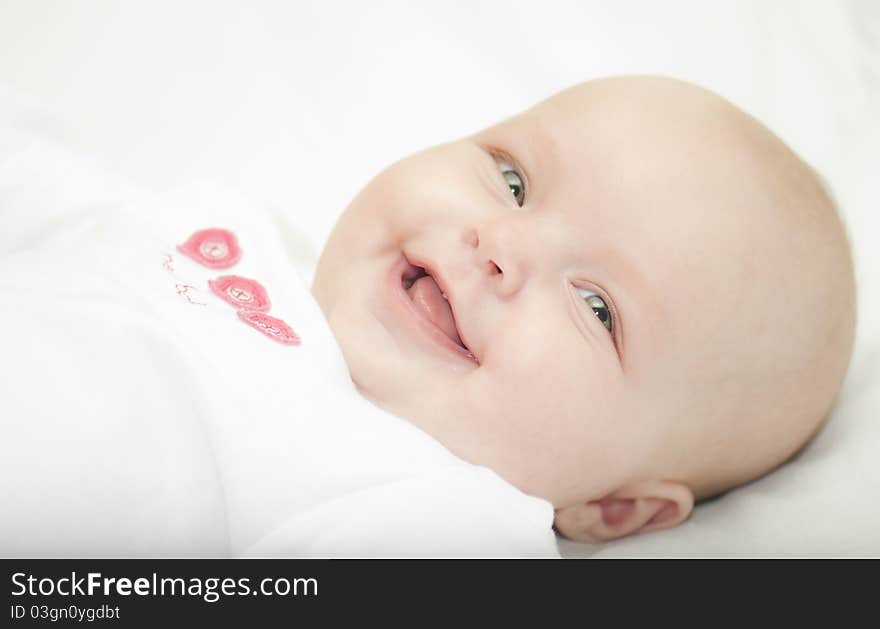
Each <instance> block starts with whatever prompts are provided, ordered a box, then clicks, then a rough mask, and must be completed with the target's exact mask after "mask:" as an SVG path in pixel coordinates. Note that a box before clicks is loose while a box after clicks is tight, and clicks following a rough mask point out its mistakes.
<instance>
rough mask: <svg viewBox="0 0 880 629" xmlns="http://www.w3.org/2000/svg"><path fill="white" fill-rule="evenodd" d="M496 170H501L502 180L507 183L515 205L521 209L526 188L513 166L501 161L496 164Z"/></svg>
mask: <svg viewBox="0 0 880 629" xmlns="http://www.w3.org/2000/svg"><path fill="white" fill-rule="evenodd" d="M498 168H500V169H501V174H502V175H503V176H504V180H505V181H506V182H507V186H508V187H509V188H510V192H511V193H512V194H513V198H514V199H516V204H517V205H518V206H520V207H522V204H523V203H524V202H525V200H526V186H525V184H524V183H523V179H522V177H520V175H519V173H518V172H516V170H515V169H514V168H513V166H511V165H510V164H508V163H507V162H505V161H503V160H501V161H499V162H498Z"/></svg>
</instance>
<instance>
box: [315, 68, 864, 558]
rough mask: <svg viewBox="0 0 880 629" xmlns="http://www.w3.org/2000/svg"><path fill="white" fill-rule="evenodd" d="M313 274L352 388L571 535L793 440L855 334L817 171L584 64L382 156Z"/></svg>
mask: <svg viewBox="0 0 880 629" xmlns="http://www.w3.org/2000/svg"><path fill="white" fill-rule="evenodd" d="M425 272H427V273H428V274H429V275H428V276H425V277H423V276H424V274H425ZM438 287H439V288H438ZM312 290H313V293H314V295H315V297H316V299H317V300H318V302H319V303H320V305H321V308H322V310H323V311H324V314H325V315H326V317H327V319H328V321H329V323H330V326H331V328H332V329H333V332H334V334H335V336H336V338H337V340H338V342H339V344H340V346H341V348H342V352H343V354H344V356H345V360H346V362H347V364H348V367H349V369H350V372H351V377H352V379H353V381H354V382H355V384H356V385H357V387H358V389H359V390H360V391H361V392H362V393H363V394H364V395H365V396H366V397H367V398H369V399H370V400H372V401H373V402H374V403H376V404H377V405H379V406H381V407H384V408H386V409H387V410H389V411H391V412H393V413H395V414H396V415H399V416H401V417H403V418H406V419H408V420H410V421H412V422H413V423H414V424H416V425H417V426H419V427H420V428H422V429H423V430H425V431H426V432H428V433H429V434H431V435H433V436H434V437H435V438H436V439H437V440H439V441H440V442H441V443H443V444H444V445H445V446H446V447H447V448H448V449H449V450H451V451H452V452H453V453H455V454H457V455H458V456H460V457H461V458H463V459H465V460H468V461H471V462H473V463H477V464H481V465H485V466H487V467H490V468H492V469H494V470H495V471H496V472H497V473H498V474H499V475H501V476H502V477H503V478H505V479H507V480H508V481H509V482H511V483H513V484H514V485H516V486H517V487H519V488H520V489H522V490H523V491H524V492H526V493H529V494H533V495H536V496H540V497H543V498H546V499H547V500H549V501H551V502H552V503H553V505H554V507H555V508H556V527H557V529H558V530H559V531H560V532H561V533H563V534H564V535H566V536H568V537H572V538H575V539H581V540H588V541H590V540H592V541H596V540H605V539H611V538H614V537H619V536H621V535H625V534H628V533H632V532H636V531H647V530H652V529H657V528H665V527H668V526H673V525H675V524H677V523H679V522H681V521H682V520H684V519H685V518H686V517H687V516H688V515H689V513H690V511H691V509H692V507H693V503H694V500H699V499H701V498H705V497H708V496H711V495H714V494H717V493H719V492H722V491H724V490H726V489H728V488H731V487H733V486H736V485H738V484H741V483H744V482H746V481H749V480H751V479H754V478H756V477H758V476H760V475H762V474H764V473H766V472H768V471H769V470H771V469H773V468H774V467H776V466H778V465H779V464H781V463H782V462H784V461H785V460H786V459H788V458H789V457H790V456H792V455H793V454H794V453H795V452H796V451H797V450H798V449H799V448H800V447H801V446H802V445H803V444H805V443H806V442H807V441H808V440H809V439H810V437H811V436H812V435H813V434H814V433H815V432H816V430H817V429H818V427H819V426H820V424H821V421H822V419H823V418H824V417H825V416H826V415H827V413H828V411H829V408H830V406H831V404H832V401H833V399H834V397H835V395H836V393H837V391H838V389H839V387H840V384H841V381H842V379H843V376H844V373H845V371H846V367H847V364H848V362H849V356H850V353H851V348H852V342H853V333H854V316H855V315H854V302H855V289H854V280H853V271H852V264H851V258H850V253H849V248H848V244H847V239H846V235H845V231H844V228H843V226H842V225H841V222H840V220H839V218H838V216H837V213H836V211H835V208H834V204H833V203H832V201H831V200H830V199H829V197H828V195H827V193H826V192H825V190H824V189H823V186H822V185H821V183H820V181H819V179H818V178H817V176H816V175H815V173H814V172H813V171H812V170H811V169H810V168H809V167H808V166H807V165H806V164H804V163H803V162H802V161H801V160H800V159H799V158H798V157H797V156H795V155H794V154H793V153H792V152H791V151H790V150H789V149H788V148H787V147H786V146H785V145H784V144H783V143H782V142H781V141H780V140H779V139H778V138H777V137H776V136H774V135H773V134H772V133H771V132H770V131H768V130H767V129H766V128H765V127H764V126H762V125H761V124H760V123H758V122H757V121H756V120H754V119H753V118H751V117H750V116H748V115H746V114H745V113H743V112H742V111H740V110H738V109H736V108H735V107H734V106H732V105H731V104H730V103H728V102H727V101H725V100H723V99H722V98H720V97H719V96H717V95H715V94H713V93H711V92H708V91H705V90H703V89H701V88H698V87H696V86H693V85H690V84H687V83H683V82H680V81H675V80H672V79H664V78H659V77H620V78H611V79H602V80H597V81H591V82H588V83H584V84H582V85H578V86H576V87H574V88H571V89H569V90H566V91H564V92H562V93H560V94H557V95H555V96H553V97H552V98H550V99H548V100H546V101H544V102H542V103H539V104H538V105H537V106H535V107H533V108H532V109H529V110H528V111H526V112H524V113H522V114H520V115H517V116H515V117H513V118H510V119H508V120H505V121H503V122H501V123H499V124H497V125H495V126H492V127H490V128H488V129H486V130H484V131H480V132H479V133H476V134H475V135H472V136H469V137H466V138H463V139H461V140H457V141H455V142H451V143H449V144H444V145H441V146H437V147H434V148H431V149H428V150H426V151H423V152H421V153H418V154H416V155H413V156H411V157H408V158H406V159H404V160H402V161H400V162H398V163H396V164H393V165H392V166H390V167H389V168H388V169H387V170H385V171H384V172H382V173H381V174H379V175H378V176H377V177H376V178H375V179H373V180H372V181H371V182H370V183H369V184H368V185H367V186H366V188H365V189H364V190H363V191H362V192H361V193H360V194H359V195H358V196H357V197H356V198H355V199H354V200H353V201H352V203H351V205H350V206H349V207H348V208H347V209H346V211H345V212H344V214H343V215H342V217H341V218H340V219H339V222H338V223H337V225H336V227H335V228H334V231H333V233H332V234H331V236H330V238H329V240H328V242H327V245H326V248H325V249H324V251H323V253H322V255H321V259H320V261H319V264H318V268H317V272H316V275H315V282H314V286H313V289H312ZM441 291H442V292H445V295H446V298H447V299H448V303H447V301H446V300H444V299H443V296H442V295H441ZM453 313H454V316H453ZM459 340H460V341H461V343H458V342H457V341H459ZM459 345H463V347H460V346H459ZM465 348H466V349H465Z"/></svg>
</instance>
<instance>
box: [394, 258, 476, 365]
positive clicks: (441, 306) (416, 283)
mask: <svg viewBox="0 0 880 629" xmlns="http://www.w3.org/2000/svg"><path fill="white" fill-rule="evenodd" d="M400 283H401V287H402V288H403V291H404V292H405V293H406V295H407V296H408V297H409V299H410V300H411V301H412V303H413V305H414V306H415V310H416V312H417V313H418V314H419V315H420V316H421V317H423V318H424V319H426V320H427V321H428V322H429V323H431V324H432V325H433V326H434V327H435V328H437V329H438V330H439V331H440V332H442V333H443V335H444V336H445V337H446V338H448V339H449V340H450V341H451V342H452V343H454V344H455V345H456V347H457V348H459V349H460V350H462V351H463V352H464V353H466V354H467V356H468V357H469V358H471V359H472V360H474V361H475V362H476V358H475V357H474V354H473V352H471V351H470V348H468V347H467V345H466V344H465V343H464V341H463V340H462V338H461V334H460V333H459V329H458V324H457V323H456V320H455V312H454V310H453V307H452V304H451V303H450V301H449V299H448V297H447V295H446V293H445V292H444V291H443V288H442V287H441V286H440V284H438V282H437V280H436V279H435V278H434V276H432V275H431V273H430V272H429V270H428V269H426V268H424V267H420V266H416V265H414V264H411V263H410V264H407V266H406V268H405V269H404V271H403V274H402V276H401V278H400Z"/></svg>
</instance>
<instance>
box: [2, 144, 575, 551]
mask: <svg viewBox="0 0 880 629" xmlns="http://www.w3.org/2000/svg"><path fill="white" fill-rule="evenodd" d="M132 195H134V191H133V189H132V188H131V187H128V186H127V185H126V184H125V183H124V182H122V181H119V180H117V179H114V178H112V177H110V176H106V175H103V174H102V172H101V171H100V169H98V168H97V167H96V166H95V165H93V164H91V163H90V162H89V161H88V160H84V159H82V158H79V157H77V156H76V155H73V154H70V153H69V152H68V151H66V150H64V149H60V148H58V147H55V146H52V145H51V143H46V142H42V141H33V142H24V143H23V146H20V147H19V150H16V151H15V152H13V154H12V155H7V157H6V158H5V159H4V160H3V161H0V224H2V225H3V232H4V233H3V247H2V250H0V312H2V313H3V315H2V318H0V347H2V348H3V352H2V354H0V389H2V398H3V411H2V422H0V512H2V517H0V556H319V557H333V556H383V557H387V556H455V557H458V556H542V557H554V556H558V555H557V549H556V543H555V538H554V536H553V532H552V530H551V525H552V518H553V510H552V506H551V505H550V504H549V503H547V502H546V501H543V500H540V499H537V498H533V497H530V496H526V495H524V494H522V493H521V492H519V491H518V490H517V489H515V488H514V487H513V486H511V485H509V484H508V483H506V482H504V481H503V480H501V479H500V477H498V476H497V475H496V474H495V473H494V472H492V471H490V470H488V469H486V468H482V467H477V466H473V465H470V464H467V463H465V462H463V461H461V460H460V459H458V458H457V457H455V456H453V455H452V454H451V453H449V452H448V451H447V450H446V449H445V448H444V447H442V446H441V445H440V444H439V443H438V442H437V441H435V440H434V439H433V438H431V437H430V436H429V435H427V434H426V433H423V432H422V431H420V430H418V429H417V428H415V427H414V426H412V425H411V424H409V423H407V422H406V421H404V420H402V419H399V418H397V417H395V416H393V415H391V414H389V413H386V412H385V411H383V410H381V409H379V408H377V407H375V406H373V405H372V404H371V403H369V402H368V401H367V400H365V399H364V398H363V397H361V396H360V395H359V394H358V393H357V391H356V389H355V388H354V386H353V385H352V383H351V380H350V379H349V376H348V372H347V369H346V367H345V363H344V361H343V358H342V354H341V352H340V350H339V348H338V346H337V345H336V342H335V339H334V337H333V336H332V333H331V331H330V329H329V327H328V326H327V324H326V321H325V319H324V318H323V315H322V314H321V311H320V309H319V308H318V306H317V304H316V302H315V301H314V300H313V298H312V297H311V295H310V293H309V291H308V287H307V285H306V284H305V283H304V282H303V281H302V280H301V279H300V277H299V276H298V275H297V274H296V272H295V271H294V270H293V268H292V266H291V264H290V262H289V260H288V257H287V253H286V251H287V249H288V246H287V244H286V242H295V241H296V235H295V234H292V235H291V234H287V233H286V231H285V229H282V228H280V227H279V226H278V224H277V223H276V221H275V220H274V218H273V216H272V215H271V214H270V213H268V212H267V211H265V210H263V209H261V208H259V207H255V206H253V205H251V204H250V203H249V202H248V201H247V200H245V199H244V198H242V197H240V196H238V195H236V194H235V193H233V192H231V191H228V190H222V189H219V188H217V187H214V186H206V185H199V186H190V187H188V188H185V189H182V190H177V191H175V192H173V193H170V194H163V195H158V196H150V197H142V199H141V200H140V201H138V202H134V203H127V204H123V203H122V202H121V200H120V197H124V196H129V197H130V196H132ZM208 227H222V228H225V229H227V230H230V231H231V232H232V233H234V234H235V235H236V236H237V238H238V243H239V245H240V247H241V250H242V254H241V259H240V261H239V262H237V263H236V264H235V265H234V266H232V267H231V268H227V269H212V268H208V267H206V266H203V265H201V264H199V263H197V262H196V261H194V260H193V259H191V258H190V257H188V256H186V255H183V254H182V253H181V252H180V251H178V249H177V245H180V244H181V243H184V241H186V240H187V238H188V237H189V236H190V234H192V233H193V232H195V231H197V230H199V229H203V228H208ZM288 236H289V238H288ZM230 274H234V275H236V276H241V277H246V278H250V279H254V280H257V281H258V282H259V284H260V285H262V286H263V287H264V288H265V289H266V290H267V293H268V296H269V299H270V300H271V304H270V308H269V311H268V314H269V315H271V316H273V317H276V318H279V319H282V320H283V321H284V322H286V323H287V324H289V326H290V327H291V328H292V330H293V332H294V333H295V334H296V335H297V336H298V340H299V344H298V345H290V344H282V343H279V342H276V341H275V340H273V338H270V337H269V336H267V335H265V334H263V333H261V332H260V331H259V330H258V329H257V328H255V327H252V326H250V325H247V324H246V323H245V322H244V321H242V320H241V319H240V318H239V316H238V310H237V308H236V307H233V306H232V305H230V304H229V303H227V302H225V301H223V300H222V299H221V298H220V297H218V296H217V295H215V294H214V293H213V292H212V291H211V290H210V289H209V285H208V281H209V280H211V279H212V278H217V277H219V276H227V275H230ZM247 312H251V313H252V312H255V311H253V310H251V311H247Z"/></svg>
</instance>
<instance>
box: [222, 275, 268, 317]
mask: <svg viewBox="0 0 880 629" xmlns="http://www.w3.org/2000/svg"><path fill="white" fill-rule="evenodd" d="M208 286H209V287H210V288H211V292H213V293H214V294H215V295H217V297H219V298H220V299H222V300H223V301H225V302H226V303H228V304H230V305H231V306H232V307H233V308H240V309H242V310H257V311H259V312H267V311H268V310H269V308H271V307H272V304H271V302H270V301H269V295H268V294H267V293H266V289H265V288H263V285H262V284H260V283H259V282H258V281H257V280H252V279H248V278H246V277H241V276H240V275H221V276H220V277H218V278H215V279H213V280H208Z"/></svg>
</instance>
